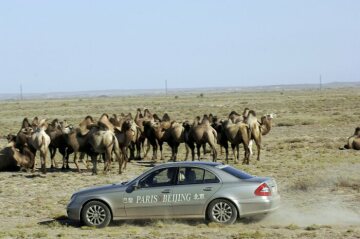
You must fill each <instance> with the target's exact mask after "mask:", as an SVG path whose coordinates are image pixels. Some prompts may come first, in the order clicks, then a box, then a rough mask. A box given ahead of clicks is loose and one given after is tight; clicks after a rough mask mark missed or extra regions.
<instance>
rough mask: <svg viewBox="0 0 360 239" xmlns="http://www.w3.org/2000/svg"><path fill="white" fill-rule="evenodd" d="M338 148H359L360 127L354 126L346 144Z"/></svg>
mask: <svg viewBox="0 0 360 239" xmlns="http://www.w3.org/2000/svg"><path fill="white" fill-rule="evenodd" d="M340 149H355V150H360V127H356V128H355V132H354V134H353V135H352V136H350V137H349V138H348V141H347V144H345V145H344V147H343V148H340Z"/></svg>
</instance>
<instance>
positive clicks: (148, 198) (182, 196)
mask: <svg viewBox="0 0 360 239" xmlns="http://www.w3.org/2000/svg"><path fill="white" fill-rule="evenodd" d="M204 199H205V195H204V194H203V193H195V194H191V193H174V194H166V195H161V196H160V195H144V196H136V197H125V198H123V203H127V204H129V203H135V204H155V203H180V202H190V201H193V200H195V201H197V200H204Z"/></svg>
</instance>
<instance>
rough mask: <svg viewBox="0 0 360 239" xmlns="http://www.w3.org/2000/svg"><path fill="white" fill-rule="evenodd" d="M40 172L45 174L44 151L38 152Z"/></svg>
mask: <svg viewBox="0 0 360 239" xmlns="http://www.w3.org/2000/svg"><path fill="white" fill-rule="evenodd" d="M40 162H41V172H42V173H46V151H43V150H40Z"/></svg>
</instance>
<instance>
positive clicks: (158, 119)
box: [153, 114, 161, 122]
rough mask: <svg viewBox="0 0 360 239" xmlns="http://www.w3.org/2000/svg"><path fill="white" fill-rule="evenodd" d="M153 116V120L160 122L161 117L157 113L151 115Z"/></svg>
mask: <svg viewBox="0 0 360 239" xmlns="http://www.w3.org/2000/svg"><path fill="white" fill-rule="evenodd" d="M153 118H154V121H156V122H161V119H160V117H159V116H158V115H157V114H154V115H153Z"/></svg>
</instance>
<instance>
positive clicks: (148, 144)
mask: <svg viewBox="0 0 360 239" xmlns="http://www.w3.org/2000/svg"><path fill="white" fill-rule="evenodd" d="M150 146H151V145H150V142H149V140H148V139H147V140H146V150H145V152H144V158H147V155H148V153H149V152H150Z"/></svg>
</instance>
